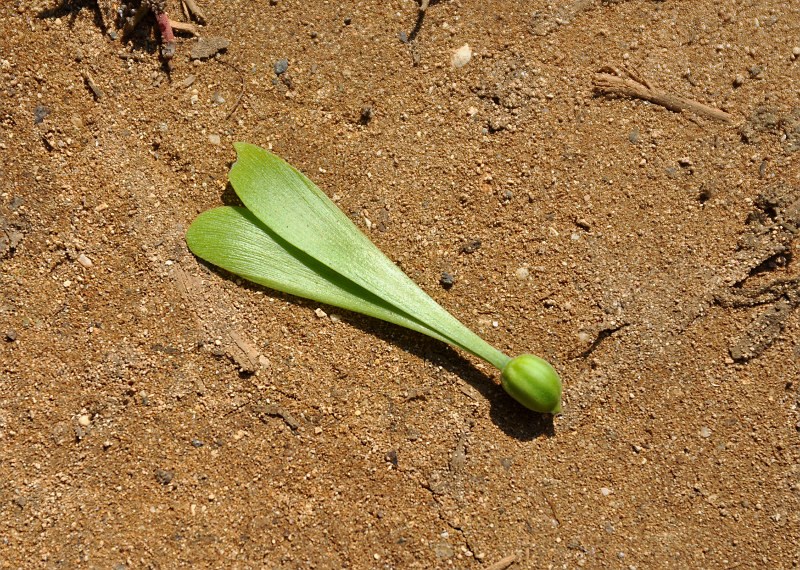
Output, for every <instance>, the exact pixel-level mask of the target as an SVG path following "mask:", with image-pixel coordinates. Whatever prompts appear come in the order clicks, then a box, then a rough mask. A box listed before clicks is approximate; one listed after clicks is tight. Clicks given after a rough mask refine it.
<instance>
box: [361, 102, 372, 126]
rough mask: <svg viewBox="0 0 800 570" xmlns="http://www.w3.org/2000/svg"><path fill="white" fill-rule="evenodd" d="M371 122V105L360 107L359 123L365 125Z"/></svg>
mask: <svg viewBox="0 0 800 570" xmlns="http://www.w3.org/2000/svg"><path fill="white" fill-rule="evenodd" d="M371 120H372V105H364V106H363V107H361V119H360V122H361V124H362V125H366V124H367V123H369V122H370V121H371Z"/></svg>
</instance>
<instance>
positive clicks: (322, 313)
mask: <svg viewBox="0 0 800 570" xmlns="http://www.w3.org/2000/svg"><path fill="white" fill-rule="evenodd" d="M314 314H315V315H317V318H319V319H324V318H325V317H327V316H328V313H326V312H325V311H323V310H322V309H320V308H316V309H314Z"/></svg>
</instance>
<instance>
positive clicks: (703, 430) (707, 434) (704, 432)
mask: <svg viewBox="0 0 800 570" xmlns="http://www.w3.org/2000/svg"><path fill="white" fill-rule="evenodd" d="M700 437H711V430H710V429H708V428H707V427H706V426H703V427H701V428H700Z"/></svg>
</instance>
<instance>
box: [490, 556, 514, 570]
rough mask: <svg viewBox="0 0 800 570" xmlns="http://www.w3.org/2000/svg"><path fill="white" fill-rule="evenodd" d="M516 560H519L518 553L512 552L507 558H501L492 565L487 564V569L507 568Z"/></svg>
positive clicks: (498, 569) (501, 569)
mask: <svg viewBox="0 0 800 570" xmlns="http://www.w3.org/2000/svg"><path fill="white" fill-rule="evenodd" d="M516 561H517V555H516V554H511V555H509V556H506V557H505V558H501V559H500V560H498V561H497V562H495V563H494V564H492V565H491V566H487V567H486V570H505V569H506V568H508V567H509V566H511V565H512V564H514V562H516Z"/></svg>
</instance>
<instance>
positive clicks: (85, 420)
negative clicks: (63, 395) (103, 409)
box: [78, 414, 90, 427]
mask: <svg viewBox="0 0 800 570" xmlns="http://www.w3.org/2000/svg"><path fill="white" fill-rule="evenodd" d="M89 423H90V420H89V416H87V415H86V414H83V415H82V416H80V417H79V418H78V425H79V426H81V427H89Z"/></svg>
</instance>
